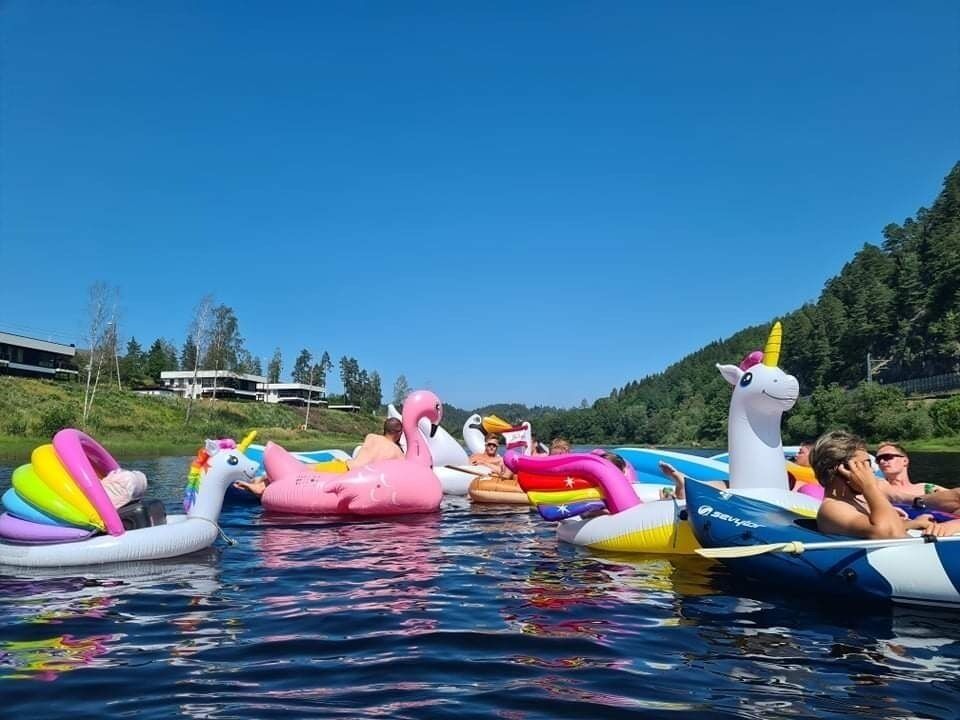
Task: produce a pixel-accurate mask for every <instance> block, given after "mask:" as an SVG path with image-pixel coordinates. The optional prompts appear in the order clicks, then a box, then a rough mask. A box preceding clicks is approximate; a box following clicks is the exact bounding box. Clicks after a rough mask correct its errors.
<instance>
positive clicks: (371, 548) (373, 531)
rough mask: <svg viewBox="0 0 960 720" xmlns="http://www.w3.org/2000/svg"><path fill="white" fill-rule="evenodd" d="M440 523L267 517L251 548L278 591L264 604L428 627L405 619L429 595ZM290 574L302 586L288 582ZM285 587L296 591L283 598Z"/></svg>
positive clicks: (276, 609)
mask: <svg viewBox="0 0 960 720" xmlns="http://www.w3.org/2000/svg"><path fill="white" fill-rule="evenodd" d="M440 524H441V518H440V516H439V515H422V516H416V517H409V518H397V519H393V520H357V521H353V522H344V521H342V520H322V519H317V518H304V519H289V518H288V519H283V520H279V519H273V518H266V519H264V520H263V522H262V525H261V526H260V530H261V532H260V535H259V537H258V538H257V540H256V541H255V542H254V545H255V546H256V547H257V548H258V549H259V551H260V556H261V557H260V562H261V563H262V566H263V567H264V568H265V569H267V570H272V571H281V576H278V575H274V576H271V577H270V578H269V580H270V581H276V582H274V584H273V585H272V586H271V587H272V589H274V590H277V591H281V592H275V593H273V594H267V595H266V596H265V597H264V599H263V603H264V604H265V605H266V606H268V608H269V611H270V612H272V613H279V614H286V615H302V614H314V615H327V614H335V613H342V612H350V613H358V612H377V613H384V612H385V613H389V614H393V615H404V616H407V617H405V619H404V627H406V628H407V629H408V630H426V629H433V628H435V627H436V621H435V620H434V619H431V618H425V617H417V616H415V615H411V613H417V612H424V611H425V610H426V609H427V606H428V605H429V599H430V596H431V594H433V593H434V592H435V591H436V583H435V581H436V578H437V576H438V574H439V572H440V569H441V563H442V553H441V551H440V547H439V542H438V538H439V536H440ZM283 571H286V572H283ZM317 571H320V572H317ZM291 572H292V573H295V574H296V575H297V576H298V577H301V578H302V579H303V580H306V581H307V582H306V584H302V583H294V582H289V581H288V579H289V575H290V573H291ZM281 578H283V579H281ZM265 579H266V578H265ZM289 588H294V589H295V592H292V593H291V592H282V591H283V590H284V589H289Z"/></svg>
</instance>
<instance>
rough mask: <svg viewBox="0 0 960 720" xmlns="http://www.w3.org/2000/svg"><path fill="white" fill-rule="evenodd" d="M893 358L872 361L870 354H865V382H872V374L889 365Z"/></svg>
mask: <svg viewBox="0 0 960 720" xmlns="http://www.w3.org/2000/svg"><path fill="white" fill-rule="evenodd" d="M892 359H893V358H882V359H880V360H874V359H873V356H872V355H871V354H870V353H867V382H868V383H872V382H873V375H874V373H877V372H879V371H880V370H883V369H884V368H885V367H886V366H887V365H889V364H890V361H891V360H892Z"/></svg>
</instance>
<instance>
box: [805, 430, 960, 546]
mask: <svg viewBox="0 0 960 720" xmlns="http://www.w3.org/2000/svg"><path fill="white" fill-rule="evenodd" d="M810 466H811V467H812V468H813V472H814V473H815V474H816V477H817V481H818V482H819V483H820V484H821V485H823V487H824V498H823V502H822V503H821V504H820V509H819V510H818V511H817V527H818V528H819V530H820V531H821V532H825V533H832V534H836V535H851V536H853V537H862V538H869V539H876V540H879V539H887V538H900V537H906V535H907V530H921V531H923V532H924V533H925V534H931V535H949V534H953V533H955V532H960V520H958V521H953V522H948V523H942V524H941V523H935V522H934V521H933V518H932V517H931V516H930V515H921V516H919V517H917V518H914V519H913V520H910V519H907V518H905V517H903V515H902V514H901V513H900V512H899V511H898V510H897V509H896V508H895V507H894V506H893V504H892V501H891V498H890V497H889V496H888V493H887V492H886V485H887V483H886V482H884V481H883V480H882V479H880V478H878V477H877V476H876V475H875V474H874V472H873V468H872V467H871V465H870V455H869V454H867V444H866V443H865V442H864V441H863V440H862V439H861V438H859V437H857V436H856V435H853V434H852V433H848V432H845V431H842V430H837V431H834V432H828V433H825V434H824V435H821V436H820V437H819V438H818V439H817V442H816V444H815V445H814V446H813V450H812V451H811V452H810Z"/></svg>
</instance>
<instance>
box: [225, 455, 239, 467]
mask: <svg viewBox="0 0 960 720" xmlns="http://www.w3.org/2000/svg"><path fill="white" fill-rule="evenodd" d="M238 462H240V458H238V457H237V456H236V455H231V456H230V457H228V458H227V465H236V464H237V463H238Z"/></svg>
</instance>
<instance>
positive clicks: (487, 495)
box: [468, 474, 530, 505]
mask: <svg viewBox="0 0 960 720" xmlns="http://www.w3.org/2000/svg"><path fill="white" fill-rule="evenodd" d="M468 494H469V495H470V499H471V500H472V501H473V502H477V503H495V504H497V505H530V501H529V500H528V499H527V494H526V493H525V492H524V491H523V488H521V487H520V483H519V482H518V481H517V479H516V478H505V477H502V476H500V475H493V474H491V475H489V476H488V477H483V478H479V477H477V478H474V479H473V481H472V482H471V483H470V487H469V490H468Z"/></svg>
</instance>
